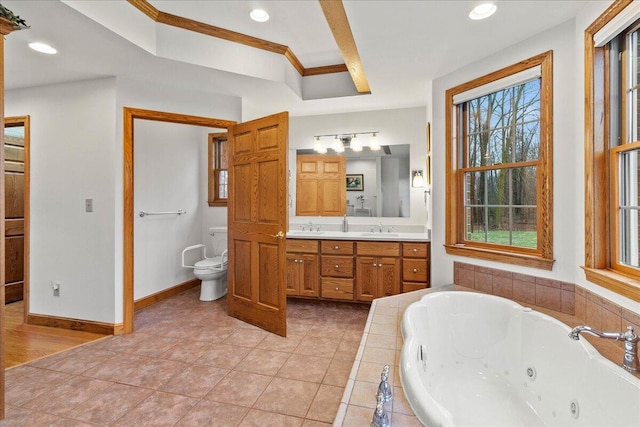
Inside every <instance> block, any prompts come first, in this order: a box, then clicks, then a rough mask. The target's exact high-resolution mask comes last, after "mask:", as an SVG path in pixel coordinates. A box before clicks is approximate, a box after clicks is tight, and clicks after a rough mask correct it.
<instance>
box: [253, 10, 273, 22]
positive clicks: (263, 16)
mask: <svg viewBox="0 0 640 427" xmlns="http://www.w3.org/2000/svg"><path fill="white" fill-rule="evenodd" d="M249 16H250V17H251V19H253V20H254V21H256V22H267V21H268V20H269V14H268V13H267V11H266V10H264V9H253V10H252V11H251V13H249Z"/></svg>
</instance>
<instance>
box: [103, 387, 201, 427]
mask: <svg viewBox="0 0 640 427" xmlns="http://www.w3.org/2000/svg"><path fill="white" fill-rule="evenodd" d="M196 403H198V401H197V400H196V399H193V398H190V397H186V396H180V395H177V394H172V393H163V392H155V393H154V394H152V395H151V396H149V397H148V398H147V399H145V400H144V401H142V402H141V403H140V404H139V405H138V406H136V407H135V408H133V409H132V410H131V411H129V412H127V413H126V415H124V416H123V417H122V418H120V419H119V420H118V421H116V422H115V423H114V424H113V425H114V426H123V427H130V426H172V425H173V424H175V423H176V422H178V420H180V418H182V417H183V416H184V415H185V414H186V413H187V412H188V411H189V410H190V409H191V408H192V407H194V406H195V405H196Z"/></svg>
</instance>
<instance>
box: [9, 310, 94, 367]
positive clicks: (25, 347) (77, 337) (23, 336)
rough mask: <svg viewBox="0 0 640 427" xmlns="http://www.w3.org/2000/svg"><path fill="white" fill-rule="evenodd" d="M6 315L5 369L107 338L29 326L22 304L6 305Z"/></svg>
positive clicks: (85, 333) (79, 332)
mask: <svg viewBox="0 0 640 427" xmlns="http://www.w3.org/2000/svg"><path fill="white" fill-rule="evenodd" d="M4 312H5V315H4V349H5V354H4V360H5V368H10V367H12V366H16V365H20V364H22V363H26V362H29V361H32V360H35V359H39V358H41V357H44V356H48V355H50V354H54V353H58V352H60V351H64V350H68V349H70V348H72V347H76V346H78V345H81V344H84V343H87V342H90V341H94V340H97V339H100V338H104V337H105V335H100V334H94V333H90V332H81V331H72V330H69V329H61V328H49V327H45V326H35V325H27V324H25V323H24V322H23V319H24V305H23V303H22V301H19V302H14V303H11V304H7V305H6V306H5V311H4Z"/></svg>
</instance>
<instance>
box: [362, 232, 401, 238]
mask: <svg viewBox="0 0 640 427" xmlns="http://www.w3.org/2000/svg"><path fill="white" fill-rule="evenodd" d="M360 235H361V236H362V237H398V236H399V234H398V233H384V232H382V233H375V232H374V233H372V232H367V233H360Z"/></svg>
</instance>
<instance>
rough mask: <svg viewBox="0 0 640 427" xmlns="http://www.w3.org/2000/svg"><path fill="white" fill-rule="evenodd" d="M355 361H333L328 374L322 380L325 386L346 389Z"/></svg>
mask: <svg viewBox="0 0 640 427" xmlns="http://www.w3.org/2000/svg"><path fill="white" fill-rule="evenodd" d="M352 366H353V360H343V359H333V360H331V363H330V364H329V368H328V369H327V373H326V374H325V376H324V378H323V379H322V383H323V384H327V385H333V386H338V387H344V386H345V385H346V384H347V380H348V379H349V373H350V372H351V367H352Z"/></svg>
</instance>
